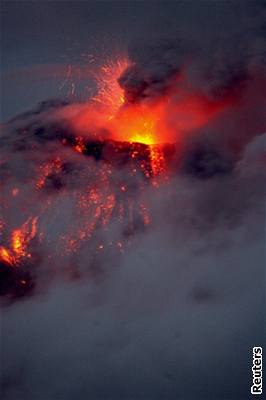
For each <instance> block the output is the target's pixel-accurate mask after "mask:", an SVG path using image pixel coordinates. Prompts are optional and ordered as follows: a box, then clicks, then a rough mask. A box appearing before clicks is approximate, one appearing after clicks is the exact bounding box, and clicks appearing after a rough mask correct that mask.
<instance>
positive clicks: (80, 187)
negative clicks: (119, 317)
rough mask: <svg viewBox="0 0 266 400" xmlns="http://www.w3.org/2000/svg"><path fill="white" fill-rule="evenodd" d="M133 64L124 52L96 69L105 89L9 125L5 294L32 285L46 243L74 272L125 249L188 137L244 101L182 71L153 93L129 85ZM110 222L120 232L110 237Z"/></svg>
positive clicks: (56, 262)
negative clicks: (203, 89)
mask: <svg viewBox="0 0 266 400" xmlns="http://www.w3.org/2000/svg"><path fill="white" fill-rule="evenodd" d="M132 68H133V69H134V68H136V66H135V65H134V64H133V63H131V62H130V61H129V60H128V59H127V58H122V59H118V60H115V61H109V62H108V63H107V65H104V66H103V67H101V68H100V70H99V71H98V72H94V73H92V75H93V77H94V78H95V80H96V82H97V86H98V91H97V94H95V95H94V96H93V97H92V98H91V99H89V100H88V102H87V103H85V104H83V105H75V104H73V105H72V104H67V103H58V104H57V103H56V102H55V103H53V102H52V103H44V104H43V105H42V106H41V108H40V109H39V110H38V111H37V112H33V113H32V114H31V113H28V114H26V115H25V116H22V117H21V121H22V123H20V124H19V127H17V126H16V124H17V122H16V120H14V121H13V122H11V123H10V127H12V129H13V125H14V127H15V128H14V129H13V133H12V135H10V134H9V136H7V135H6V136H5V135H4V137H3V139H2V140H3V143H4V146H7V148H9V149H13V150H14V151H13V153H12V154H13V155H12V157H13V159H12V160H8V159H6V160H2V165H1V168H2V175H3V183H4V184H3V210H4V213H3V214H4V219H3V220H2V221H1V238H2V245H1V248H0V257H1V271H0V273H1V275H2V276H3V277H4V279H2V281H1V282H2V283H1V294H2V295H11V297H13V296H17V295H21V294H24V293H26V292H28V291H29V290H32V289H33V286H34V279H33V277H34V274H35V264H36V263H37V262H39V261H38V260H40V259H41V257H42V250H43V249H46V248H47V249H49V255H48V258H49V259H50V260H51V265H52V267H51V268H52V269H53V270H55V271H59V270H60V271H61V272H62V270H63V271H64V273H66V272H67V273H69V272H71V274H74V275H75V276H76V275H78V273H79V271H78V269H79V267H78V259H79V257H80V254H83V253H86V252H87V253H88V254H89V255H90V257H91V258H93V259H94V258H95V257H96V254H98V253H100V252H109V253H110V254H111V253H112V252H118V253H123V252H124V251H126V248H127V246H130V243H131V240H133V239H132V238H134V232H136V231H143V230H145V229H148V227H149V225H150V224H151V223H152V218H151V215H150V206H149V198H150V196H154V195H155V196H156V190H157V189H158V187H159V186H161V185H166V186H167V184H168V179H169V176H171V174H173V171H174V170H175V169H176V168H180V152H181V149H182V146H183V143H184V139H186V140H187V138H188V137H189V136H190V135H192V136H193V135H195V132H197V131H198V130H199V128H201V127H202V126H205V125H207V124H208V123H209V122H210V121H213V120H215V119H216V118H219V116H220V115H222V113H223V112H224V111H225V110H227V109H228V108H230V107H231V106H232V105H233V104H236V103H237V102H238V101H239V96H236V94H235V92H232V93H231V92H229V93H226V94H225V95H224V96H222V97H221V98H219V99H218V100H217V99H210V98H208V97H207V96H206V95H204V94H202V93H200V92H197V90H194V89H193V88H191V87H189V85H188V83H187V80H186V77H185V73H184V70H182V68H181V69H180V70H179V71H174V72H173V73H171V75H170V78H169V82H168V86H167V87H166V88H164V90H161V92H160V93H159V95H156V96H152V97H149V90H148V88H149V86H150V84H151V83H150V82H149V81H148V79H147V80H145V79H143V80H142V81H141V80H139V81H138V82H137V83H136V85H135V86H134V87H133V89H134V90H133V89H132V87H128V86H127V85H128V83H127V84H126V85H124V84H123V82H124V77H127V75H128V74H130V71H131V69H132ZM138 73H139V74H140V75H143V76H144V77H145V73H144V72H143V73H142V71H140V72H138ZM46 115H48V116H47V118H46ZM42 117H44V118H42ZM24 156H25V157H26V156H27V168H26V170H25V174H23V172H22V174H20V173H19V171H16V168H17V167H16V164H17V165H19V161H20V162H21V158H22V162H26V158H24ZM15 176H17V178H15V180H16V179H17V185H16V186H12V185H11V184H10V183H9V182H11V181H12V182H14V179H12V177H15ZM29 187H30V188H31V193H33V195H32V197H31V198H29V197H28V195H27V192H28V190H29ZM147 187H149V188H150V189H149V196H147V194H146V193H147ZM150 191H154V193H153V194H152V195H151V194H150ZM66 210H67V213H66ZM113 221H115V222H116V223H117V222H118V225H117V226H119V228H116V232H115V234H113V233H112V235H110V234H109V227H110V226H112V223H113ZM51 243H53V246H51ZM66 254H67V255H68V256H67V257H66ZM71 254H72V257H71V258H69V255H71Z"/></svg>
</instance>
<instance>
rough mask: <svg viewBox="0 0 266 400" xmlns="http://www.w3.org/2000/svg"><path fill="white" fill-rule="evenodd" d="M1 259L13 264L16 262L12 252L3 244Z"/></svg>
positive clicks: (0, 253) (0, 252)
mask: <svg viewBox="0 0 266 400" xmlns="http://www.w3.org/2000/svg"><path fill="white" fill-rule="evenodd" d="M0 259H2V260H3V261H4V262H5V263H7V264H9V265H13V264H14V263H15V260H14V257H13V256H12V254H11V253H10V252H9V251H8V250H7V249H6V248H5V247H3V246H1V247H0Z"/></svg>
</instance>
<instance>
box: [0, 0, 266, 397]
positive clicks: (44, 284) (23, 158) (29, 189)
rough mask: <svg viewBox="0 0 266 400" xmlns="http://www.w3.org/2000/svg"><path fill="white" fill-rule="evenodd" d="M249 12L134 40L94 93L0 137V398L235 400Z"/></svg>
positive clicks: (251, 62) (243, 382)
mask: <svg viewBox="0 0 266 400" xmlns="http://www.w3.org/2000/svg"><path fill="white" fill-rule="evenodd" d="M217 7H218V5H217ZM232 7H233V6H232ZM252 10H253V12H254V15H253V14H252V12H250V13H249V15H248V16H247V12H246V13H244V14H243V15H242V14H240V16H241V18H240V19H241V23H239V25H237V24H235V23H233V24H232V21H231V22H230V21H228V20H227V21H226V23H225V29H222V30H221V29H219V27H215V26H212V27H210V28H207V27H206V25H204V24H202V16H201V15H200V14H199V23H198V25H197V24H196V25H195V26H194V25H193V26H192V27H191V30H190V34H188V32H187V31H186V29H185V27H186V24H185V23H184V25H183V26H182V25H180V27H179V32H178V35H176V32H172V31H171V27H169V29H167V32H166V34H165V35H163V38H158V37H157V35H150V36H149V35H147V37H145V35H142V40H141V41H139V40H135V41H134V42H132V44H131V45H130V47H129V57H128V59H129V61H128V62H125V63H123V62H119V63H118V64H117V65H118V67H119V68H118V70H119V74H118V76H116V77H115V78H116V79H115V82H112V84H111V86H110V80H109V78H110V76H109V75H110V71H111V73H112V72H113V68H112V66H111V67H110V65H109V67H108V69H107V68H106V67H105V69H103V71H104V74H105V75H104V80H103V82H104V85H103V86H102V87H101V88H100V90H99V93H98V95H95V96H94V98H93V99H90V100H88V101H87V102H86V103H82V104H81V103H78V102H75V103H73V102H72V103H70V102H67V101H64V100H62V101H61V100H52V101H46V102H43V103H42V104H40V105H39V106H38V107H37V108H35V109H33V110H31V111H28V112H26V113H24V114H22V115H19V116H17V117H16V118H14V119H12V120H10V121H9V122H7V123H5V124H3V125H2V134H1V154H2V159H1V165H0V173H1V186H2V200H1V204H2V216H1V225H0V234H1V246H0V255H1V263H0V295H1V313H2V318H1V320H2V321H1V322H2V337H1V340H2V349H1V360H2V366H1V390H2V393H1V394H2V398H3V400H15V399H21V400H24V399H30V400H31V399H32V400H33V399H34V400H41V399H43V400H47V399H49V400H50V399H51V400H53V399H64V400H68V399H69V400H71V399H87V398H89V399H92V400H118V399H123V400H126V399H128V400H131V399H135V400H140V399H149V400H155V399H166V400H170V399H191V400H195V399H208V398H215V399H225V398H226V399H228V400H236V399H243V398H247V397H248V393H250V385H251V361H252V358H251V357H252V347H253V346H256V345H262V344H263V341H264V329H263V322H264V321H263V320H264V318H263V308H264V297H265V295H264V289H265V288H264V286H265V282H264V265H265V252H264V247H265V159H266V157H265V137H266V135H265V133H264V132H265V131H266V127H265V116H264V108H265V90H264V87H265V86H264V85H265V71H264V66H263V62H264V60H263V54H262V47H263V46H262V28H261V25H260V18H258V14H257V11H256V10H255V9H252ZM258 10H260V7H259V6H258ZM255 11H256V12H255ZM184 18H185V14H184ZM211 20H212V19H211ZM208 21H209V19H208ZM206 22H207V21H206V20H205V23H206ZM234 22H235V21H234ZM212 23H214V21H212ZM229 28H230V29H229ZM141 34H143V32H141ZM151 36H152V37H151ZM144 38H145V40H144ZM240 38H241V40H240ZM237 44H239V45H237ZM121 66H122V67H123V68H122V67H121ZM106 71H107V72H106ZM107 78H108V79H107ZM121 93H122V95H121ZM105 102H106V103H105ZM158 116H159V117H160V118H157V117H158ZM140 128H142V129H143V130H142V131H139V129H140ZM136 130H137V132H136ZM133 131H134V132H133Z"/></svg>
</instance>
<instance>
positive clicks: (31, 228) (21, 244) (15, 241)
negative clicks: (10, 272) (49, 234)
mask: <svg viewBox="0 0 266 400" xmlns="http://www.w3.org/2000/svg"><path fill="white" fill-rule="evenodd" d="M37 220H38V218H37V217H35V218H32V217H30V218H29V219H28V220H27V221H26V222H25V223H24V224H23V225H22V227H21V228H19V229H15V230H14V231H13V232H12V237H11V247H12V251H13V253H14V256H15V257H16V259H17V260H19V259H20V258H22V257H28V258H30V257H31V253H30V252H29V251H28V250H27V247H28V244H29V242H30V241H31V240H32V239H33V238H34V237H35V235H36V233H37Z"/></svg>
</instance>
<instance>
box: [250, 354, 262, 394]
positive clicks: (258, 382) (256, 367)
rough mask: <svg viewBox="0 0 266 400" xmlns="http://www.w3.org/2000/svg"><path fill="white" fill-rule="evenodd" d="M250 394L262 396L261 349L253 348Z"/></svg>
mask: <svg viewBox="0 0 266 400" xmlns="http://www.w3.org/2000/svg"><path fill="white" fill-rule="evenodd" d="M252 375H253V385H252V386H251V388H250V391H251V394H262V347H253V365H252Z"/></svg>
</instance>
